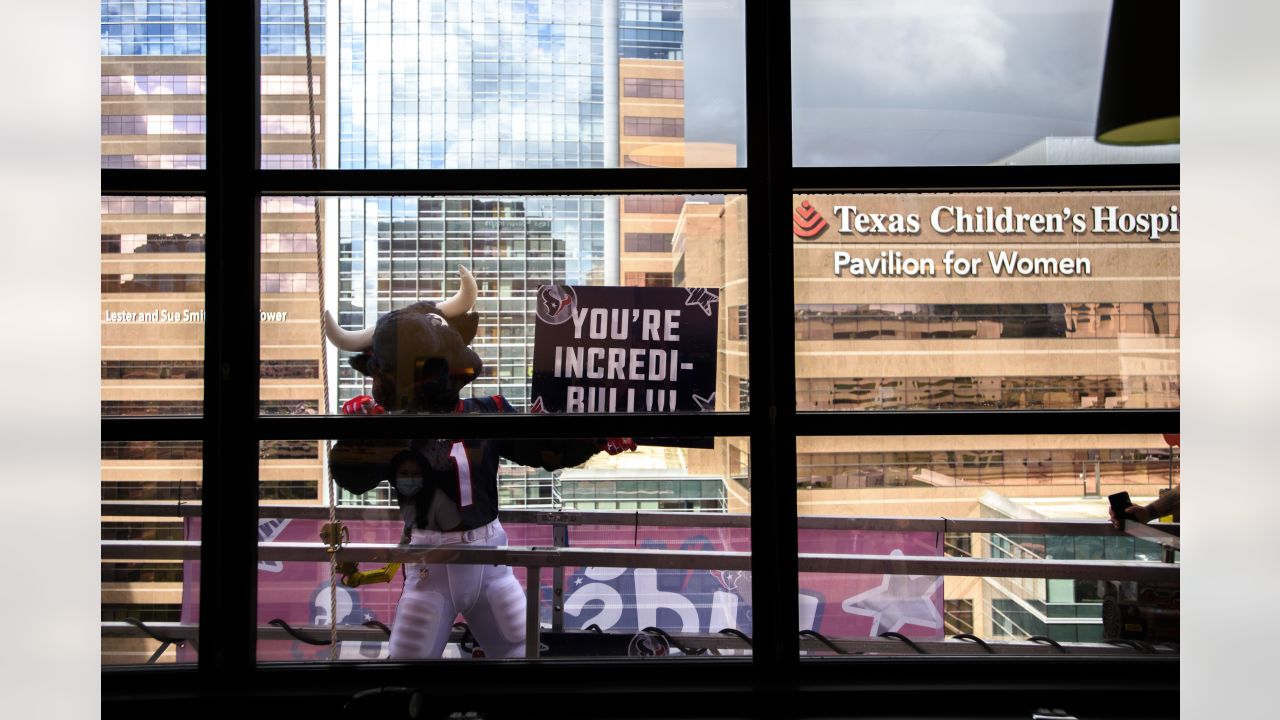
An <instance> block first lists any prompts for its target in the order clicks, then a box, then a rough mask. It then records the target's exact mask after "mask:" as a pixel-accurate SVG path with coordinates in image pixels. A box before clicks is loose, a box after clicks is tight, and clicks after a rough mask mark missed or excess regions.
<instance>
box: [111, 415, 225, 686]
mask: <svg viewBox="0 0 1280 720" xmlns="http://www.w3.org/2000/svg"><path fill="white" fill-rule="evenodd" d="M101 447H102V471H101V472H102V477H101V493H102V522H101V537H102V540H103V547H102V562H101V565H102V589H101V594H102V649H101V654H102V664H103V665H141V664H146V663H152V664H172V663H193V662H195V661H196V645H195V643H194V642H192V641H193V640H194V639H195V635H194V633H195V628H196V626H197V615H196V613H195V605H194V601H195V599H196V598H198V597H199V595H200V577H199V572H197V571H196V570H195V568H198V566H199V564H198V563H194V564H193V561H194V558H192V559H189V560H174V559H171V558H168V557H165V556H163V555H161V554H159V553H149V552H148V548H149V546H154V544H155V543H158V542H170V541H196V542H197V543H198V541H199V540H200V520H199V512H200V488H201V485H202V478H201V473H202V464H203V463H202V459H201V450H202V447H201V443H200V442H199V441H194V440H183V441H129V442H104V443H102V446H101ZM197 549H198V547H197ZM148 555H151V556H150V557H148ZM150 635H158V636H160V637H167V638H171V639H173V640H174V641H175V642H163V641H158V640H156V639H154V637H151V636H150Z"/></svg>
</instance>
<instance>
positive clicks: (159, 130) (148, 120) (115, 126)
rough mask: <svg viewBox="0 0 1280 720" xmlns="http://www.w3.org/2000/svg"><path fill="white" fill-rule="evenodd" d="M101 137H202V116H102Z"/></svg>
mask: <svg viewBox="0 0 1280 720" xmlns="http://www.w3.org/2000/svg"><path fill="white" fill-rule="evenodd" d="M100 122H101V127H102V135H103V136H104V137H106V136H108V135H202V134H204V116H203V115H103V116H102V118H101V121H100Z"/></svg>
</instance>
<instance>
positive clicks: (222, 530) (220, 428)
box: [199, 2, 258, 693]
mask: <svg viewBox="0 0 1280 720" xmlns="http://www.w3.org/2000/svg"><path fill="white" fill-rule="evenodd" d="M257 6H258V4H257V3H256V2H250V3H223V2H218V3H209V5H208V7H207V9H206V11H207V16H206V22H207V26H206V27H207V47H208V51H207V52H208V54H207V57H206V63H207V66H206V74H207V92H208V95H207V98H208V102H207V104H206V108H207V109H206V112H207V114H208V122H207V134H206V141H205V142H206V154H207V163H206V165H207V167H208V170H207V173H206V176H207V178H208V181H209V185H208V188H207V192H206V195H207V200H206V208H207V218H206V234H207V236H208V238H209V242H208V243H207V247H206V253H205V276H206V291H205V293H206V295H205V306H206V311H207V315H206V319H205V367H206V368H207V369H208V371H207V372H206V373H205V380H204V383H205V384H204V392H205V402H204V406H205V418H206V430H207V432H206V434H205V437H204V484H203V488H202V494H203V501H202V518H203V522H202V525H201V543H200V560H201V564H200V569H201V572H200V608H201V613H200V644H199V647H200V651H199V672H200V676H201V682H202V684H203V685H204V686H205V688H206V689H207V690H208V692H210V693H217V692H219V691H225V690H226V689H227V688H232V687H241V686H243V685H244V683H245V682H247V681H248V680H249V678H250V673H252V671H253V667H254V660H255V649H256V645H257V641H256V628H255V624H256V616H257V612H256V602H257V598H256V589H257V587H256V583H257V568H256V560H257V542H256V540H257V538H256V534H255V526H256V521H257V472H258V462H257V443H256V440H255V439H254V438H253V437H252V436H251V435H250V434H248V433H247V432H245V430H246V429H247V428H249V427H251V425H250V423H251V421H252V419H253V417H254V416H255V414H256V410H257V398H258V382H257V376H258V323H257V316H256V313H257V305H258V303H257V296H258V283H257V276H258V273H257V258H258V254H257V246H258V243H257V236H258V234H257V227H258V200H257V197H256V196H255V195H254V194H253V190H252V180H253V172H254V169H255V167H256V164H257V161H258V36H257V32H258V7H257Z"/></svg>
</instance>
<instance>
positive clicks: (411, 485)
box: [396, 461, 422, 497]
mask: <svg viewBox="0 0 1280 720" xmlns="http://www.w3.org/2000/svg"><path fill="white" fill-rule="evenodd" d="M421 491H422V468H420V467H419V466H418V463H416V462H412V461H406V462H402V463H400V466H399V467H398V468H396V493H398V494H399V495H400V496H401V497H413V496H414V495H417V494H418V493H419V492H421Z"/></svg>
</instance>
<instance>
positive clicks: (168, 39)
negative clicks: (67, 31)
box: [100, 0, 205, 169]
mask: <svg viewBox="0 0 1280 720" xmlns="http://www.w3.org/2000/svg"><path fill="white" fill-rule="evenodd" d="M100 10H101V24H100V34H101V50H100V54H101V85H102V86H101V95H102V122H101V125H102V130H101V134H102V167H104V168H121V169H138V168H149V169H201V168H204V166H205V160H204V131H205V128H204V120H205V114H204V113H205V108H204V105H205V103H204V94H205V80H204V71H205V62H204V55H205V3H204V0H178V1H176V2H165V3H158V2H146V3H138V2H125V1H123V0H101V2H100Z"/></svg>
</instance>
